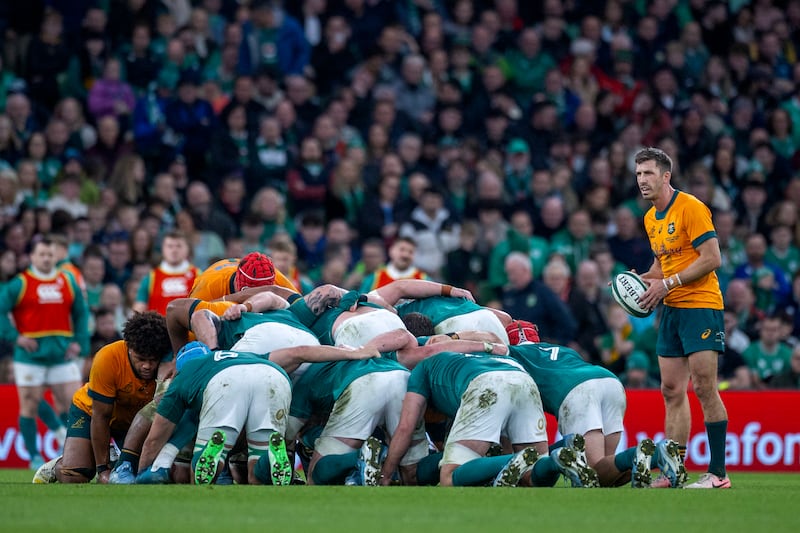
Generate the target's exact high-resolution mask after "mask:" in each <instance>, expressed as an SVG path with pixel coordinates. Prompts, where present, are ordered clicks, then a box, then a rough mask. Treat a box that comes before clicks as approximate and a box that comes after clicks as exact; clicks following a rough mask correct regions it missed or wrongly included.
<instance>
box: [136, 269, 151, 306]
mask: <svg viewBox="0 0 800 533" xmlns="http://www.w3.org/2000/svg"><path fill="white" fill-rule="evenodd" d="M152 279H153V273H152V272H148V273H147V275H146V276H145V277H143V278H142V281H141V282H140V283H139V290H137V291H136V303H142V304H146V303H147V302H149V301H150V283H151V282H152Z"/></svg>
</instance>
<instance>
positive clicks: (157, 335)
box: [122, 311, 172, 359]
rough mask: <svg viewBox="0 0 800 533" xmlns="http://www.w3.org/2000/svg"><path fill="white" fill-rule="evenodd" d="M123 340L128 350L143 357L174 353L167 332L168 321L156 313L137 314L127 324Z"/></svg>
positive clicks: (123, 332) (160, 356)
mask: <svg viewBox="0 0 800 533" xmlns="http://www.w3.org/2000/svg"><path fill="white" fill-rule="evenodd" d="M122 338H123V339H124V340H125V344H127V345H128V348H130V349H131V350H133V351H134V352H136V353H137V354H139V355H141V356H142V357H147V358H150V357H157V358H159V359H161V358H162V357H163V356H165V355H167V354H169V353H170V352H171V351H172V344H171V343H170V341H169V333H168V332H167V320H166V319H165V318H164V317H163V316H162V315H159V314H158V313H156V312H155V311H145V312H144V313H135V314H134V315H133V316H132V317H130V318H129V319H128V321H127V322H126V323H125V327H124V328H123V329H122Z"/></svg>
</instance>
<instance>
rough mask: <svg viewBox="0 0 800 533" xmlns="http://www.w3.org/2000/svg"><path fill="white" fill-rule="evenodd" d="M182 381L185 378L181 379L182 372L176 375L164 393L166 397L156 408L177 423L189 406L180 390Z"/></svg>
mask: <svg viewBox="0 0 800 533" xmlns="http://www.w3.org/2000/svg"><path fill="white" fill-rule="evenodd" d="M182 383H183V380H181V379H180V374H178V375H176V376H175V378H174V379H173V380H172V383H171V384H170V386H169V388H168V389H167V392H166V393H165V394H164V397H163V398H162V399H161V401H160V402H159V403H158V408H157V410H156V412H157V413H158V414H160V415H161V416H163V417H164V418H166V419H167V420H169V421H170V422H173V423H175V424H177V423H178V422H180V420H181V417H182V416H183V413H184V411H186V408H187V407H188V406H187V404H186V402H185V401H184V400H183V398H182V397H181V395H180V392H179V391H180V388H181V386H182Z"/></svg>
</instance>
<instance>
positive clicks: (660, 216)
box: [656, 189, 680, 220]
mask: <svg viewBox="0 0 800 533" xmlns="http://www.w3.org/2000/svg"><path fill="white" fill-rule="evenodd" d="M679 192H680V191H679V190H678V189H675V192H673V193H672V198H670V199H669V203H668V204H667V207H665V208H664V210H663V211H656V220H664V217H666V216H667V211H669V208H670V207H672V204H674V203H675V198H677V197H678V193H679Z"/></svg>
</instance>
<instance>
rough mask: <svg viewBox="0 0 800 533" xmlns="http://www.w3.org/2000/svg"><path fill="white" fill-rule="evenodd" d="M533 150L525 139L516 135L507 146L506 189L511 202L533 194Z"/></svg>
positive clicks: (519, 200) (522, 199) (523, 199)
mask: <svg viewBox="0 0 800 533" xmlns="http://www.w3.org/2000/svg"><path fill="white" fill-rule="evenodd" d="M532 177H533V167H532V166H531V151H530V149H529V148H528V143H527V142H525V139H521V138H519V137H515V138H513V139H511V140H510V141H509V143H508V146H507V147H506V161H505V186H504V188H505V190H506V194H507V195H508V196H509V200H510V201H511V203H517V202H521V201H525V200H529V199H530V196H531V189H530V187H531V178H532Z"/></svg>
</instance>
